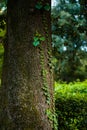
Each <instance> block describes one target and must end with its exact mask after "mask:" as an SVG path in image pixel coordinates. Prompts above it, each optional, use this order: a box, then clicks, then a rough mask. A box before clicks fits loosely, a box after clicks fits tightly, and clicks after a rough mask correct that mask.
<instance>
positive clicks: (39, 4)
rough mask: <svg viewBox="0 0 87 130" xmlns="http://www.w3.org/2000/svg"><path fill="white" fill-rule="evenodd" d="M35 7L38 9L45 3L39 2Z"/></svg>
mask: <svg viewBox="0 0 87 130" xmlns="http://www.w3.org/2000/svg"><path fill="white" fill-rule="evenodd" d="M35 7H36V8H37V9H41V8H42V7H43V5H42V4H41V3H39V2H38V3H37V4H36V5H35Z"/></svg>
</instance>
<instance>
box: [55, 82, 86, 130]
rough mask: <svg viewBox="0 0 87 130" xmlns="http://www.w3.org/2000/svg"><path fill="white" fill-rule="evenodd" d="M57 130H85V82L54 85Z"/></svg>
mask: <svg viewBox="0 0 87 130" xmlns="http://www.w3.org/2000/svg"><path fill="white" fill-rule="evenodd" d="M55 103H56V112H57V115H58V126H59V127H58V130H65V129H66V130H87V80H85V81H84V82H80V81H77V82H74V83H72V82H71V83H69V84H66V83H63V82H62V83H57V82H56V83H55Z"/></svg>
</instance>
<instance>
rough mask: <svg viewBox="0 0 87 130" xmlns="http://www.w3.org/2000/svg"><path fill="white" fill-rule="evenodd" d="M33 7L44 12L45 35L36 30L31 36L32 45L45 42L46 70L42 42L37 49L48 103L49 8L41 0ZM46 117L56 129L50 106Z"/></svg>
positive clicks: (54, 114)
mask: <svg viewBox="0 0 87 130" xmlns="http://www.w3.org/2000/svg"><path fill="white" fill-rule="evenodd" d="M35 8H36V9H38V10H42V9H44V10H45V12H44V11H43V13H42V23H43V26H44V34H45V37H43V36H42V35H41V34H40V33H39V32H38V31H36V33H35V35H34V38H33V45H34V46H38V45H39V44H40V43H42V42H44V41H45V42H47V43H46V46H47V50H48V51H47V60H48V62H47V64H48V66H49V70H46V65H45V57H44V51H43V50H44V48H43V47H42V44H40V46H38V48H39V50H40V65H41V75H42V80H43V87H42V90H43V93H44V95H45V97H46V103H47V104H48V105H50V103H51V98H50V97H51V95H50V87H49V85H48V82H47V75H48V71H50V72H51V73H52V72H53V65H52V56H51V54H52V50H51V49H50V47H51V45H50V43H51V41H50V39H49V29H48V24H47V18H46V14H47V11H49V10H50V5H49V4H48V3H46V4H45V5H44V4H43V0H41V1H38V2H37V3H36V5H35ZM53 106H54V107H55V105H54V104H53ZM45 114H46V115H47V118H48V119H49V122H50V124H51V126H52V128H53V130H57V129H58V128H57V119H56V113H55V108H53V109H51V108H47V109H46V113H45Z"/></svg>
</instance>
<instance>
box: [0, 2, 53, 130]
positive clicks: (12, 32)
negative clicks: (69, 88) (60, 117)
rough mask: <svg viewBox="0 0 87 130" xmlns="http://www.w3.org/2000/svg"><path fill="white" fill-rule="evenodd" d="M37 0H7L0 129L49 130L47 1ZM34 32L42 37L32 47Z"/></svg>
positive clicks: (50, 90)
mask: <svg viewBox="0 0 87 130" xmlns="http://www.w3.org/2000/svg"><path fill="white" fill-rule="evenodd" d="M40 2H41V4H42V5H43V8H41V9H38V8H36V7H35V6H36V5H37V4H38V1H37V0H26V1H25V0H16V1H14V0H8V12H7V42H6V43H5V46H4V47H5V54H4V64H3V74H2V88H1V102H2V104H1V106H2V108H1V109H0V111H1V115H0V122H1V123H0V130H52V129H53V113H54V103H53V73H52V68H51V50H52V48H51V18H50V10H49V5H50V0H42V1H40ZM46 6H48V7H47V10H46V9H45V8H44V7H46ZM36 33H38V34H39V35H41V36H43V37H45V40H41V41H40V42H41V43H40V45H38V46H36V47H35V46H33V44H32V43H33V39H34V37H35V36H36V35H37V34H36ZM41 36H40V37H41ZM37 37H39V36H37Z"/></svg>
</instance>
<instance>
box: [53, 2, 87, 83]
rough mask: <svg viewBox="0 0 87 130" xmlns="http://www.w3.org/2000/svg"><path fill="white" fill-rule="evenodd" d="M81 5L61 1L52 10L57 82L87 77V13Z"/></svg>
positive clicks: (83, 4) (79, 3) (83, 5)
mask: <svg viewBox="0 0 87 130" xmlns="http://www.w3.org/2000/svg"><path fill="white" fill-rule="evenodd" d="M81 2H82V1H77V0H60V1H57V5H56V6H55V7H54V8H53V10H52V20H53V25H52V33H53V46H54V48H55V49H54V55H55V57H56V59H57V60H56V65H55V73H56V80H58V79H61V80H63V81H68V82H69V81H74V80H76V79H78V78H79V79H80V80H84V79H85V78H87V72H86V65H87V63H86V57H87V18H86V16H87V15H86V14H87V12H86V5H85V1H83V3H81ZM84 63H85V64H84Z"/></svg>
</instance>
